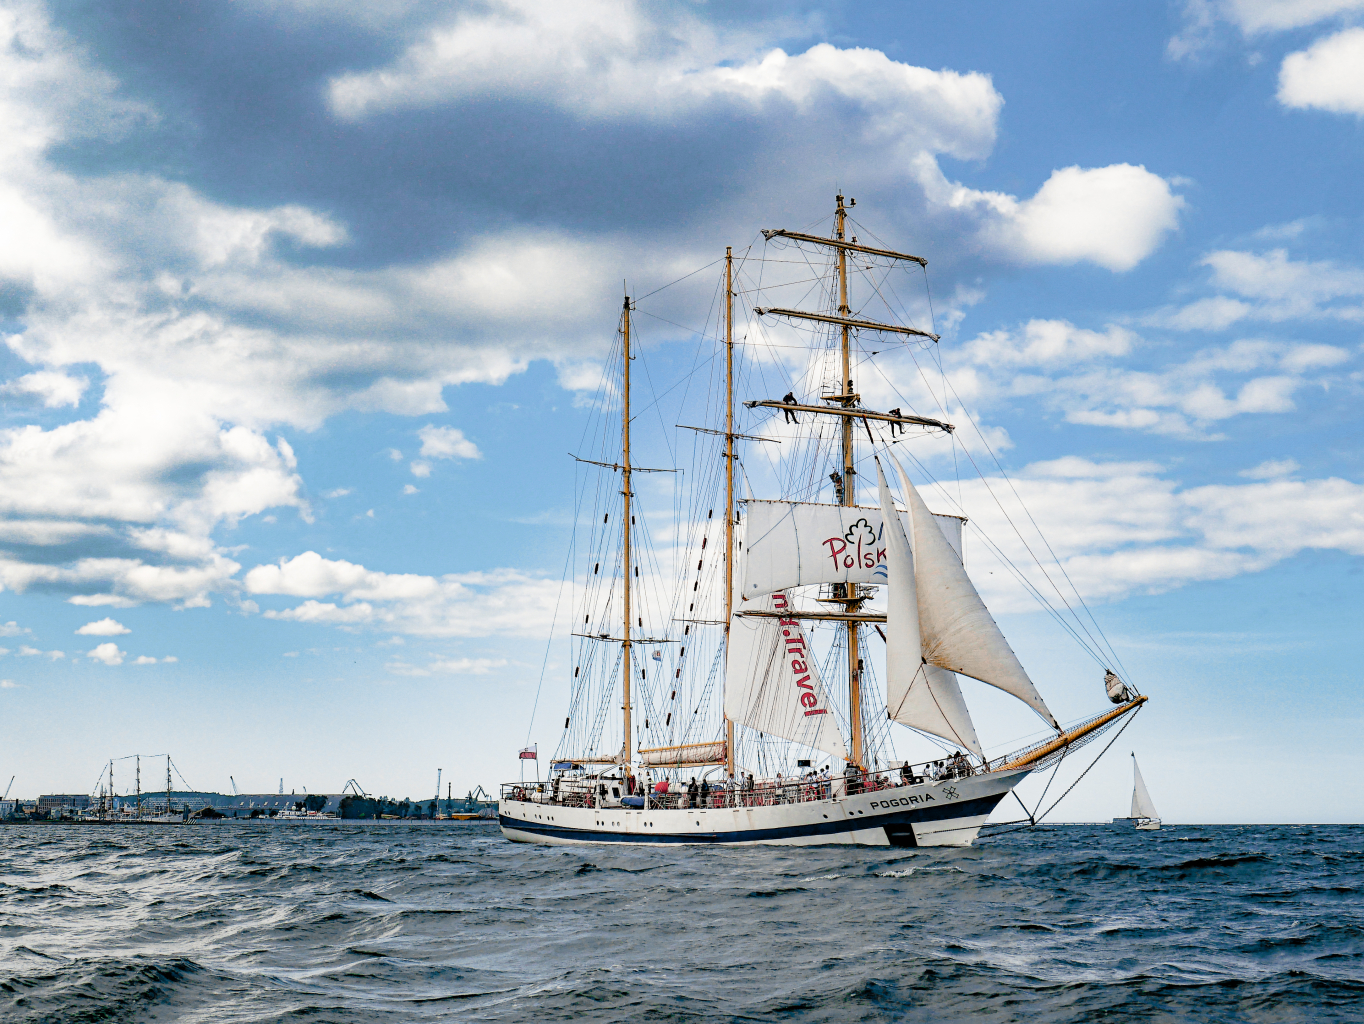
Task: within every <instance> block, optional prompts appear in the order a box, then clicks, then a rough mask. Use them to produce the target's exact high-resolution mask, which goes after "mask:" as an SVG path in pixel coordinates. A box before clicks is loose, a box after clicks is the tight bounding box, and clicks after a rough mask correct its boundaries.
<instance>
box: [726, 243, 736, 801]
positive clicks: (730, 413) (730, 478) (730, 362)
mask: <svg viewBox="0 0 1364 1024" xmlns="http://www.w3.org/2000/svg"><path fill="white" fill-rule="evenodd" d="M733 614H734V247H733V246H729V245H727V246H725V654H726V655H728V654H729V620H730V618H731V617H732V616H733ZM725 769H726V771H727V772H728V773H729V774H730V775H731V776H732V775H733V774H734V722H733V721H732V720H731V719H730V717H729V716H728V715H726V716H725Z"/></svg>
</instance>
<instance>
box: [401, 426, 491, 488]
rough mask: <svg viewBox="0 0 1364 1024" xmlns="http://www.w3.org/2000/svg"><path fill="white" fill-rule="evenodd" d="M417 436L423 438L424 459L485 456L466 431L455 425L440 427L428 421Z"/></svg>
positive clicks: (477, 457)
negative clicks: (466, 435) (467, 436)
mask: <svg viewBox="0 0 1364 1024" xmlns="http://www.w3.org/2000/svg"><path fill="white" fill-rule="evenodd" d="M417 436H418V437H419V438H421V442H422V448H421V454H422V458H424V459H481V458H483V454H482V453H481V452H480V451H479V450H478V446H477V445H476V444H474V443H473V442H472V441H470V440H469V439H468V438H466V437H465V436H464V431H462V430H459V429H457V428H455V427H438V426H436V425H434V424H431V423H428V424H427V425H426V426H424V427H422V428H421V429H420V430H418V431H417ZM414 472H415V470H414ZM417 475H418V476H421V475H424V474H420V473H418V474H417Z"/></svg>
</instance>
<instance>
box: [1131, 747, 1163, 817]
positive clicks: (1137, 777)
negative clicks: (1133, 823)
mask: <svg viewBox="0 0 1364 1024" xmlns="http://www.w3.org/2000/svg"><path fill="white" fill-rule="evenodd" d="M1132 817H1134V818H1155V819H1158V818H1159V817H1160V815H1159V814H1157V813H1156V805H1155V804H1153V803H1152V802H1151V794H1150V793H1148V792H1146V783H1145V782H1144V781H1143V780H1142V777H1141V769H1140V768H1138V767H1137V755H1136V754H1133V755H1132Z"/></svg>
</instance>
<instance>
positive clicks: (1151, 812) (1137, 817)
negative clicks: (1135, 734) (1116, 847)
mask: <svg viewBox="0 0 1364 1024" xmlns="http://www.w3.org/2000/svg"><path fill="white" fill-rule="evenodd" d="M1113 823H1114V824H1115V825H1117V824H1131V826H1132V827H1133V828H1138V829H1141V830H1143V831H1155V830H1156V829H1158V828H1160V814H1159V813H1157V811H1156V805H1155V804H1154V803H1152V802H1151V794H1150V793H1148V792H1147V791H1146V780H1144V779H1143V778H1142V777H1141V768H1140V767H1139V766H1138V765H1137V755H1136V753H1135V752H1134V753H1133V754H1132V813H1131V815H1130V816H1128V817H1126V818H1114V819H1113Z"/></svg>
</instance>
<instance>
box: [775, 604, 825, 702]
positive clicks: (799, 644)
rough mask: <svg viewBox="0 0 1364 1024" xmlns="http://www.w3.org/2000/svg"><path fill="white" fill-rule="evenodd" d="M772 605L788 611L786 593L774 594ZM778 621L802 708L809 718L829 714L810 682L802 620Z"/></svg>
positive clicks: (808, 654)
mask: <svg viewBox="0 0 1364 1024" xmlns="http://www.w3.org/2000/svg"><path fill="white" fill-rule="evenodd" d="M772 607H773V608H775V609H776V610H777V611H779V612H784V611H786V609H787V608H788V607H789V606H788V604H787V602H786V595H785V594H783V593H781V592H780V591H778V592H777V593H775V594H773V595H772ZM777 622H778V625H780V626H781V627H782V631H781V635H782V638H783V643H784V645H785V647H786V656H787V662H786V667H787V669H788V670H789V671H790V673H791V676H792V678H794V679H795V681H796V687H797V690H796V692H797V693H799V694H800V698H799V699H800V706H801V708H802V710H803V711H804V713H805V715H806V717H807V718H808V717H809V716H810V715H827V714H828V713H829V709H828V708H822V707H820V706H819V697H818V695H816V693H815V685H814V683H812V682H810V664H809V662H810V651H809V648H808V647H807V645H806V643H805V633H804V631H803V630H802V629H801V628H800V622H799V621H797V620H796V619H778V620H777Z"/></svg>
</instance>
